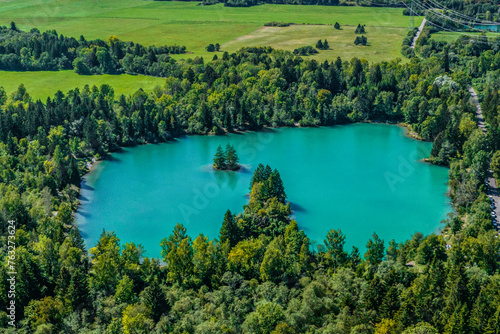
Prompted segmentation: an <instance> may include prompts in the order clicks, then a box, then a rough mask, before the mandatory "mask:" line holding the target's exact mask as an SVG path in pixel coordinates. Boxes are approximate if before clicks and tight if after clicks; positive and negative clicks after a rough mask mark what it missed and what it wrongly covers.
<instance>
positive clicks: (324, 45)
mask: <svg viewBox="0 0 500 334" xmlns="http://www.w3.org/2000/svg"><path fill="white" fill-rule="evenodd" d="M329 48H330V45H328V41H327V40H326V38H325V41H324V42H323V50H328V49H329Z"/></svg>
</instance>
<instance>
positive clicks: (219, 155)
mask: <svg viewBox="0 0 500 334" xmlns="http://www.w3.org/2000/svg"><path fill="white" fill-rule="evenodd" d="M238 162H239V158H238V154H237V153H236V149H235V148H234V146H233V145H231V144H227V145H226V150H225V151H224V150H223V149H222V146H220V145H219V147H217V152H215V156H214V162H213V167H214V169H217V170H238V169H239V168H240V165H239V164H238Z"/></svg>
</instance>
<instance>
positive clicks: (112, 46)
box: [0, 22, 186, 77]
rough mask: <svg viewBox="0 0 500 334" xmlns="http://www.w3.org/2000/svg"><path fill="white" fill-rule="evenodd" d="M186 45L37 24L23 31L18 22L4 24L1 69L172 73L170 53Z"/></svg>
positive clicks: (0, 39)
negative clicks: (64, 31) (71, 32)
mask: <svg viewBox="0 0 500 334" xmlns="http://www.w3.org/2000/svg"><path fill="white" fill-rule="evenodd" d="M185 52H186V47H184V46H177V45H175V46H160V47H156V46H148V47H144V46H142V45H140V44H136V43H133V42H123V41H120V40H119V39H118V38H117V37H116V36H111V37H110V38H109V39H108V41H107V42H104V41H101V40H93V41H87V40H85V38H84V37H83V36H80V38H79V39H78V40H77V39H75V38H73V37H65V36H63V35H58V34H57V32H56V31H54V30H51V31H46V32H44V33H40V31H39V30H38V29H36V28H34V29H31V31H29V32H23V31H20V30H19V29H18V28H17V27H16V24H15V23H14V22H12V23H11V25H10V27H1V26H0V70H6V71H56V70H70V69H71V70H73V69H74V70H75V72H76V73H78V74H104V73H106V74H119V73H129V74H146V75H154V76H165V77H166V76H168V75H169V74H170V63H171V59H170V56H169V55H170V54H179V53H185Z"/></svg>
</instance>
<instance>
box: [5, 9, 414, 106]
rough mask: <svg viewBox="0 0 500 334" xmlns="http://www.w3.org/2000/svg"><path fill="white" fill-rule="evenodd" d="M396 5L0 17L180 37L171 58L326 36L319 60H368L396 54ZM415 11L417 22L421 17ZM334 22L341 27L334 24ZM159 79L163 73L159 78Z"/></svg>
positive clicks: (400, 22) (53, 80) (159, 40)
mask: <svg viewBox="0 0 500 334" xmlns="http://www.w3.org/2000/svg"><path fill="white" fill-rule="evenodd" d="M402 12H403V10H402V9H397V8H369V7H354V6H351V7H344V6H339V7H328V6H293V5H262V6H255V7H250V8H234V7H224V6H222V5H214V6H199V5H198V3H196V2H175V1H141V0H0V25H8V24H9V23H10V22H11V21H14V22H16V24H17V26H18V27H19V28H21V29H24V30H28V29H31V28H33V27H37V28H39V29H40V30H41V31H45V30H48V29H55V30H57V32H59V33H62V34H64V35H66V36H74V37H79V36H80V35H84V36H85V37H86V38H87V39H95V38H99V39H103V40H106V39H108V38H109V36H111V35H116V36H118V38H120V39H122V40H131V41H134V42H138V43H142V44H145V45H165V44H167V45H173V44H177V45H185V46H186V47H187V48H188V51H189V52H190V53H188V54H184V55H174V57H175V58H177V59H179V58H188V57H194V56H202V57H204V58H205V59H206V60H210V59H212V57H213V55H214V53H208V52H206V51H205V47H206V46H207V45H208V44H210V43H214V44H215V43H220V44H221V45H222V49H221V50H222V51H229V52H233V51H236V50H238V49H239V48H241V47H242V46H272V47H275V48H283V49H287V50H293V49H295V48H298V47H301V46H306V45H314V44H315V43H316V41H317V40H318V39H320V38H321V39H325V38H326V39H328V41H329V44H330V48H331V49H330V50H327V51H321V52H320V54H318V55H315V56H313V57H314V58H316V59H318V60H325V59H328V60H334V59H336V58H337V56H340V57H342V58H343V59H346V60H348V59H351V58H352V57H358V58H364V59H367V60H369V61H381V60H391V59H394V58H396V57H400V58H402V56H401V54H400V51H399V50H400V48H401V42H402V40H403V38H404V37H405V35H406V32H407V27H408V17H407V16H403V15H402ZM420 20H421V19H419V18H416V20H415V21H416V22H415V24H416V25H418V24H420ZM270 21H284V22H290V23H295V25H292V26H290V27H286V28H271V27H263V25H264V24H265V23H267V22H270ZM335 22H339V23H340V25H341V26H342V30H335V29H334V28H333V24H334V23H335ZM358 23H360V24H364V25H366V31H367V33H366V36H367V37H368V43H369V45H368V46H355V45H354V39H355V37H356V35H355V34H354V29H355V26H356V25H357V24H358ZM158 80H160V81H161V79H158ZM158 80H157V79H153V78H145V77H129V76H123V77H116V76H97V77H79V76H77V75H76V74H74V73H71V72H63V73H53V72H36V73H0V85H3V86H4V87H5V88H6V89H7V90H9V91H12V90H14V89H15V88H16V87H17V86H18V85H19V84H20V83H24V84H25V85H26V86H27V88H28V90H29V91H30V92H31V93H32V94H33V96H36V97H46V96H47V95H49V94H52V93H53V92H55V91H56V90H57V89H62V90H63V91H67V90H68V89H71V88H74V87H76V86H79V87H82V86H83V85H84V84H86V83H88V84H96V85H99V84H102V83H109V84H111V85H113V86H114V87H115V88H116V91H117V93H122V92H126V93H130V92H133V91H135V90H136V89H137V88H139V87H144V88H145V89H149V88H152V87H154V86H155V85H156V84H157V83H158V82H159V81H158Z"/></svg>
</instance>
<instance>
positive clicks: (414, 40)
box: [410, 17, 427, 49]
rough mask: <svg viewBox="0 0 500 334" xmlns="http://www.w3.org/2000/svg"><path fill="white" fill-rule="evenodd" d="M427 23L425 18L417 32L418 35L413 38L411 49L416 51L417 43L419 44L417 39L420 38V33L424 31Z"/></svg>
mask: <svg viewBox="0 0 500 334" xmlns="http://www.w3.org/2000/svg"><path fill="white" fill-rule="evenodd" d="M425 22H427V20H426V19H425V17H424V19H423V20H422V23H421V24H420V26H419V27H418V31H417V34H416V35H415V38H413V42H411V46H410V48H412V49H415V43H416V42H417V39H418V38H419V37H420V33H421V32H422V29H424V26H425Z"/></svg>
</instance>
